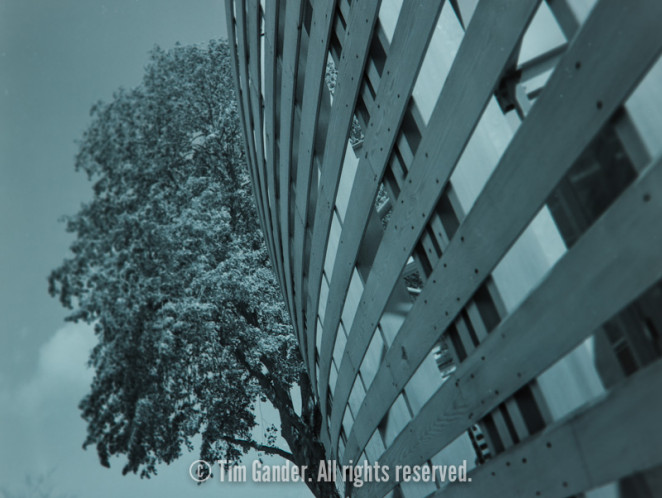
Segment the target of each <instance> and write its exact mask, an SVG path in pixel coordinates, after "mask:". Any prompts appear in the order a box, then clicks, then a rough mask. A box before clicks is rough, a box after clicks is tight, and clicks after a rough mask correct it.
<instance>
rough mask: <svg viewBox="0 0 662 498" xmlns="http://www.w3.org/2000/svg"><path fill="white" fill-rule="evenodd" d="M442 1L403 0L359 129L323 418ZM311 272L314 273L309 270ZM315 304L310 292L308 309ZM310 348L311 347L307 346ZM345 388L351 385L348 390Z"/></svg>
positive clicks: (328, 338) (325, 351) (329, 318)
mask: <svg viewBox="0 0 662 498" xmlns="http://www.w3.org/2000/svg"><path fill="white" fill-rule="evenodd" d="M442 4H443V2H438V1H437V0H428V1H424V2H419V1H416V0H405V2H404V3H403V5H402V9H401V12H400V17H399V18H398V23H397V25H396V28H395V33H394V35H393V40H392V43H391V46H390V47H389V54H390V56H389V57H388V58H387V59H386V64H385V66H384V71H383V74H382V78H381V82H380V85H379V88H378V89H377V105H379V107H377V105H376V106H374V108H373V115H372V117H371V120H370V124H369V126H368V129H367V130H366V131H365V140H364V143H363V148H362V151H361V152H362V154H361V157H360V159H359V164H358V166H357V171H356V177H355V179H354V183H353V185H352V191H351V193H350V198H349V203H348V207H347V213H349V215H348V216H346V217H345V220H344V222H343V227H342V232H341V236H340V241H339V244H338V253H337V255H336V261H335V264H334V267H333V273H332V276H331V281H330V288H329V299H328V300H327V304H326V312H325V316H324V324H323V325H324V326H323V330H324V333H323V335H322V350H321V351H320V386H319V393H320V405H321V409H322V413H323V414H324V416H326V413H327V407H326V397H327V390H328V381H329V368H330V366H331V354H332V351H333V346H334V344H335V340H336V332H337V330H338V326H339V323H340V316H341V313H342V309H343V305H344V299H343V298H342V296H345V295H346V293H347V289H348V287H349V282H350V280H351V277H352V271H353V270H354V266H355V263H356V257H357V254H358V252H359V248H360V245H361V241H362V239H363V234H364V232H365V230H366V227H367V224H368V217H369V214H370V210H371V208H372V204H373V202H374V199H375V196H376V195H377V190H378V188H379V182H380V181H381V178H382V176H383V174H384V170H385V168H386V164H387V161H388V158H389V155H390V153H391V149H392V147H393V144H394V142H395V139H396V137H397V134H398V130H399V128H400V123H401V122H402V118H403V116H404V113H405V111H406V110H407V102H408V101H409V96H410V95H411V92H412V89H413V87H414V83H415V82H416V77H417V76H418V72H419V70H420V67H421V64H422V60H423V55H424V54H425V51H426V49H427V46H428V44H429V42H430V38H431V37H432V33H433V31H434V27H435V26H436V23H437V18H438V16H439V12H440V11H441V6H442ZM315 271H316V272H317V271H318V270H315ZM318 300H319V296H316V294H314V295H313V296H312V298H311V305H312V306H317V305H315V304H314V303H315V302H317V301H318ZM313 346H314V343H313ZM350 387H351V386H350Z"/></svg>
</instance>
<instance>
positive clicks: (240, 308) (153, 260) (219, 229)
mask: <svg viewBox="0 0 662 498" xmlns="http://www.w3.org/2000/svg"><path fill="white" fill-rule="evenodd" d="M91 116H92V122H91V124H90V126H89V128H88V129H87V131H85V133H84V134H83V137H82V139H81V141H80V144H79V151H78V154H77V156H76V162H75V164H76V168H77V169H78V170H83V171H85V172H86V173H87V175H88V177H89V178H90V180H92V181H93V182H94V183H93V192H94V194H93V199H92V200H91V201H90V202H88V203H87V204H84V205H83V206H82V207H81V209H80V211H79V212H78V213H77V214H75V215H73V216H69V217H67V218H66V222H67V230H68V231H69V232H72V233H74V234H75V236H76V238H75V241H74V242H73V244H72V246H71V251H72V253H73V256H72V257H70V258H68V259H66V260H65V261H64V262H63V263H62V265H61V266H60V267H58V268H57V269H55V270H54V271H53V272H52V273H51V275H50V277H49V291H50V293H51V294H52V295H53V296H58V297H59V299H60V301H61V302H62V304H63V305H64V306H65V307H67V308H70V309H71V310H72V313H71V314H70V316H68V318H67V319H68V320H71V321H80V320H82V321H85V322H87V323H90V324H94V329H95V332H96V334H97V336H98V344H97V345H96V347H95V348H94V349H93V351H92V353H91V356H90V360H89V363H90V365H91V366H92V367H93V368H94V370H95V376H94V379H93V382H92V385H91V391H90V393H89V394H87V395H86V396H85V398H84V399H83V400H82V401H81V403H80V408H81V410H82V416H83V418H84V419H85V420H86V421H87V423H88V430H87V438H86V440H85V442H84V447H86V446H88V445H95V446H96V449H97V452H98V455H99V459H100V461H101V463H102V465H105V466H109V461H110V460H109V458H110V456H112V455H118V454H120V455H126V458H127V462H126V465H125V466H124V469H123V473H127V472H133V473H140V475H141V476H142V477H150V476H151V475H153V474H156V471H157V468H156V466H157V464H159V463H161V462H165V463H170V462H172V461H173V460H175V459H176V458H178V457H179V456H180V455H181V452H182V448H183V447H187V448H188V449H189V451H190V450H191V449H192V448H193V445H192V438H193V437H194V436H195V435H197V434H201V435H202V446H201V455H200V458H201V459H203V460H207V461H214V460H217V459H225V460H228V461H232V462H238V461H239V460H240V458H241V455H242V454H244V453H245V452H247V451H248V450H250V449H257V450H259V451H262V452H264V453H268V454H277V455H280V456H282V457H284V458H287V459H289V460H291V461H293V462H294V463H296V464H297V465H308V466H309V468H310V469H313V470H314V471H315V474H314V475H313V477H315V476H316V475H317V474H316V469H317V466H318V462H319V461H321V460H324V458H325V457H324V450H323V446H322V445H321V444H320V442H319V440H318V434H319V424H320V415H319V408H318V406H317V405H316V403H315V401H314V399H313V396H312V392H311V388H310V381H309V379H308V377H307V375H306V372H305V370H304V368H303V363H302V361H301V357H300V354H299V351H298V347H297V344H296V339H295V336H294V334H293V331H292V327H291V325H290V320H289V318H288V315H287V312H286V310H285V308H284V305H283V303H282V299H281V296H280V293H279V290H278V287H277V285H276V281H275V279H274V276H273V273H272V271H271V269H270V266H269V261H268V258H267V254H266V250H265V247H264V241H263V237H262V234H261V231H260V229H259V227H258V224H257V221H256V211H255V207H254V204H253V198H252V196H251V192H250V190H249V188H250V187H249V185H250V178H249V176H248V174H247V172H246V165H245V161H244V155H243V154H244V152H243V146H242V142H241V136H240V130H239V125H238V118H237V104H236V101H235V96H234V90H233V81H232V78H231V73H230V53H229V48H228V45H227V43H226V42H224V41H212V42H210V43H209V45H208V47H205V48H202V47H195V46H192V47H183V46H179V45H178V46H176V47H175V48H174V49H172V50H170V51H164V50H161V49H159V48H156V49H154V51H153V52H152V54H151V60H150V63H149V65H148V67H147V68H146V74H145V76H144V78H143V81H142V84H141V85H140V86H138V87H137V88H135V89H133V90H128V91H127V90H119V91H118V92H116V93H115V94H114V96H113V99H112V101H111V102H109V103H102V102H99V103H97V104H96V105H95V106H93V107H92V110H91ZM296 387H298V388H299V389H300V391H301V399H302V407H301V409H300V410H298V411H297V410H296V409H295V407H294V404H293V401H292V398H291V394H290V393H291V390H292V389H293V388H296ZM257 400H268V401H270V402H271V404H273V406H274V407H275V408H276V410H277V411H278V413H279V415H280V420H281V428H280V429H281V434H282V436H283V438H284V439H285V441H286V442H287V444H288V445H289V448H290V449H289V451H288V450H285V449H282V448H278V447H275V446H274V441H275V438H274V437H268V438H267V440H266V443H262V444H259V443H258V442H256V441H255V440H254V439H253V438H252V431H253V429H254V427H255V426H256V419H255V415H254V407H255V403H256V401H257ZM307 485H308V486H309V487H310V488H311V490H312V491H313V492H314V493H315V494H316V495H317V496H335V495H336V491H335V487H334V485H333V483H323V482H322V483H318V482H317V480H316V479H313V480H312V482H307Z"/></svg>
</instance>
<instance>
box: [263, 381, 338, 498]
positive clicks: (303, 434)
mask: <svg viewBox="0 0 662 498" xmlns="http://www.w3.org/2000/svg"><path fill="white" fill-rule="evenodd" d="M299 387H300V390H301V416H298V415H297V414H296V413H295V412H294V410H293V409H292V410H289V408H290V407H292V404H291V403H292V401H291V399H290V398H289V395H288V396H287V398H288V399H287V400H285V399H279V400H278V401H277V402H276V403H273V404H274V406H275V407H276V409H277V410H278V412H279V414H280V415H281V417H280V418H281V435H282V436H283V438H284V439H285V442H287V445H288V446H289V447H290V450H291V452H292V455H293V456H294V463H295V464H296V465H297V466H302V465H306V466H307V472H306V478H305V483H306V486H308V488H309V489H310V491H311V492H312V493H313V494H314V495H315V496H316V497H317V498H338V497H339V494H338V489H337V488H336V483H335V479H336V478H337V476H335V475H332V476H329V480H328V481H325V480H324V479H322V480H318V476H319V475H320V474H319V469H320V465H324V464H325V463H326V460H327V456H326V450H325V448H324V445H323V444H322V442H321V441H320V440H319V434H320V426H321V414H320V411H319V405H318V404H317V403H315V400H314V398H313V396H312V390H311V387H310V379H309V378H308V375H306V374H305V373H303V372H302V374H301V376H300V379H299ZM288 401H289V403H288ZM277 405H280V407H279V406H277ZM340 484H342V483H340ZM340 487H341V488H342V485H341V486H340Z"/></svg>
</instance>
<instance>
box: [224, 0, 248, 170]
mask: <svg viewBox="0 0 662 498" xmlns="http://www.w3.org/2000/svg"><path fill="white" fill-rule="evenodd" d="M233 5H234V0H226V1H225V19H226V22H227V28H228V40H229V45H230V53H231V57H232V64H231V66H232V75H233V77H234V83H235V85H234V86H235V91H236V92H237V103H238V107H239V113H238V114H239V120H240V121H241V128H242V131H243V137H242V138H243V142H244V150H245V151H246V161H250V147H249V144H248V124H247V123H246V116H245V115H244V112H243V108H242V105H243V101H244V96H243V90H242V88H241V85H240V84H239V56H238V53H237V33H236V31H235V17H234V11H233ZM251 181H253V179H252V178H251Z"/></svg>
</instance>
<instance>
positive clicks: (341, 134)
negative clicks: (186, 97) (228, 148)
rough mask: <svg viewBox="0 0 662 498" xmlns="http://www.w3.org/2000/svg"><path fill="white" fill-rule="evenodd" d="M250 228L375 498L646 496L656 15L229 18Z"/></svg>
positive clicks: (656, 245)
mask: <svg viewBox="0 0 662 498" xmlns="http://www.w3.org/2000/svg"><path fill="white" fill-rule="evenodd" d="M226 7H227V10H226V13H227V20H228V35H229V39H230V45H231V47H232V49H233V57H234V59H235V68H234V69H235V78H236V84H237V88H238V104H237V105H238V106H239V108H240V114H241V118H242V126H243V129H244V133H245V137H246V157H247V160H248V163H249V167H250V171H251V176H252V182H253V187H254V192H255V196H256V203H257V210H258V214H259V217H260V221H261V224H262V228H263V231H264V234H265V239H266V242H267V246H268V250H269V253H270V256H271V260H272V262H273V266H274V270H275V271H276V273H277V275H278V277H279V280H280V283H281V287H282V291H283V294H284V296H285V300H286V303H287V306H288V308H289V311H290V315H291V317H292V321H293V324H294V327H295V330H296V333H297V336H298V339H299V342H300V346H301V352H302V355H303V358H304V362H305V364H306V367H307V368H308V371H309V372H310V377H311V380H312V384H313V390H314V392H315V393H316V394H317V396H318V400H319V403H320V407H321V412H322V417H323V422H322V430H321V434H320V438H321V440H322V441H323V442H324V445H325V447H326V449H327V453H328V455H329V458H332V459H335V460H337V461H338V462H339V464H349V463H353V464H360V463H361V462H364V461H367V462H369V463H371V464H374V463H375V462H378V463H379V464H380V465H382V466H384V465H387V466H389V468H390V469H391V470H393V469H394V468H395V467H396V466H397V465H423V466H435V465H437V466H438V465H445V464H460V463H462V462H463V461H466V462H467V470H468V476H469V477H470V478H471V482H452V483H448V482H439V480H435V481H434V482H431V481H430V482H413V481H412V480H409V481H407V480H406V479H402V478H400V479H395V477H396V476H395V475H394V474H393V473H391V474H390V478H389V479H387V480H385V479H382V480H380V481H379V482H377V481H376V480H374V479H373V480H372V481H371V482H366V483H364V484H363V486H361V487H354V488H353V489H350V488H352V487H351V486H348V489H343V491H344V492H346V493H347V494H350V493H351V494H352V496H356V497H360V496H366V497H373V496H384V495H389V494H390V495H391V496H404V497H417V496H428V495H434V496H444V497H453V496H476V497H487V496H495V497H519V496H531V497H535V496H543V497H549V496H555V497H573V496H574V497H578V496H587V497H593V498H597V497H604V498H607V497H626V498H630V497H655V496H662V469H661V468H660V465H662V431H660V430H659V421H660V420H662V362H660V361H659V358H660V355H661V354H662V338H661V335H660V334H662V283H661V280H660V279H662V164H661V161H662V159H661V157H662V156H661V154H662V62H660V60H659V57H660V52H661V49H662V35H661V34H660V33H662V2H660V1H659V0H636V1H634V0H632V1H630V0H628V1H624V0H547V1H538V0H447V1H442V0H382V1H381V2H380V1H378V0H351V1H350V0H324V1H321V0H226Z"/></svg>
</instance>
